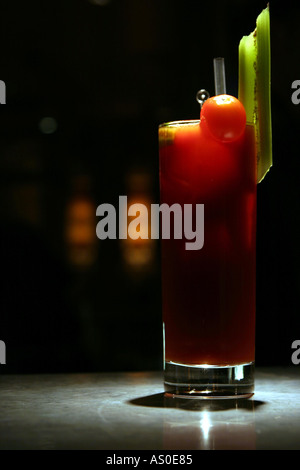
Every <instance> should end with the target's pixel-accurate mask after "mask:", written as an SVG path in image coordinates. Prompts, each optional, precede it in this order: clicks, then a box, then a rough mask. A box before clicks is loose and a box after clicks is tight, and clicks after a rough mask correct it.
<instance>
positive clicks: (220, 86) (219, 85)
mask: <svg viewBox="0 0 300 470" xmlns="http://www.w3.org/2000/svg"><path fill="white" fill-rule="evenodd" d="M214 78H215V94H216V95H223V94H226V78H225V62H224V58H223V57H217V58H215V59H214Z"/></svg>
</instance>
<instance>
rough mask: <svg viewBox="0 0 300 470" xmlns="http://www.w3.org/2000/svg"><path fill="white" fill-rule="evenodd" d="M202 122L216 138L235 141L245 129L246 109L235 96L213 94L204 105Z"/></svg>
mask: <svg viewBox="0 0 300 470" xmlns="http://www.w3.org/2000/svg"><path fill="white" fill-rule="evenodd" d="M200 124H201V127H202V129H203V130H204V131H205V132H208V133H209V134H210V135H211V136H212V137H214V138H215V139H216V140H219V141H221V142H233V141H235V140H237V139H238V138H239V137H241V135H242V134H243V132H244V131H245V127H246V111H245V108H244V106H243V105H242V103H241V102H240V101H239V100H238V99H237V98H235V97H234V96H231V95H217V96H213V97H211V98H208V99H207V100H206V101H205V103H204V104H203V106H202V109H201V114H200Z"/></svg>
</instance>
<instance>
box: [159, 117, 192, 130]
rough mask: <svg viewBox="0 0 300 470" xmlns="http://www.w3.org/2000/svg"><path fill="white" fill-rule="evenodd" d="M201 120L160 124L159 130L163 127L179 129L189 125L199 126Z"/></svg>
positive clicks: (184, 120)
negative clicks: (178, 127)
mask: <svg viewBox="0 0 300 470" xmlns="http://www.w3.org/2000/svg"><path fill="white" fill-rule="evenodd" d="M199 123H200V119H183V120H181V121H168V122H163V123H162V124H159V126H158V127H159V128H161V127H177V126H182V125H189V124H199Z"/></svg>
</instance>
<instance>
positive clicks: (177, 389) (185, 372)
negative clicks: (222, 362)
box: [164, 362, 254, 399]
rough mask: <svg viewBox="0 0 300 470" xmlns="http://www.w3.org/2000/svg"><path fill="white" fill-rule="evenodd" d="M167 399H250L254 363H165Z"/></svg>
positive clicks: (252, 389)
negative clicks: (230, 364) (222, 364)
mask: <svg viewBox="0 0 300 470" xmlns="http://www.w3.org/2000/svg"><path fill="white" fill-rule="evenodd" d="M164 385H165V392H166V395H167V396H173V397H180V398H198V399H199V398H200V399H201V398H202V399H215V398H219V399H225V398H250V397H251V396H252V395H253V393H254V362H251V363H248V364H238V365H234V366H210V365H197V366H190V365H184V364H176V363H174V362H166V363H165V370H164Z"/></svg>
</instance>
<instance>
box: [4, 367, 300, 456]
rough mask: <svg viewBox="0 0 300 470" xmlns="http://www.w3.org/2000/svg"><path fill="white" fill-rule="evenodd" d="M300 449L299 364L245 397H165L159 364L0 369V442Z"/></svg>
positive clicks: (265, 377)
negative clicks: (83, 370)
mask: <svg viewBox="0 0 300 470" xmlns="http://www.w3.org/2000/svg"><path fill="white" fill-rule="evenodd" d="M11 449H17V450H23V449H33V450H40V449H53V450H55V449H61V450H72V449H79V450H88V449H92V450H93V449H105V450H197V449H199V450H222V449H226V450H227V449H228V450H239V449H240V450H247V449H250V450H260V449H262V450H288V449H292V450H293V449H295V450H296V449H297V450H299V449H300V365H299V366H293V367H287V368H276V367H275V368H257V369H256V385H255V394H254V396H253V397H252V398H250V399H248V400H243V399H240V400H215V401H208V400H201V401H199V400H195V399H177V398H176V399H174V398H165V397H164V393H163V379H162V374H161V373H159V372H133V373H127V372H126V373H99V374H98V373H91V374H51V375H8V374H7V375H5V374H2V375H0V450H11Z"/></svg>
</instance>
